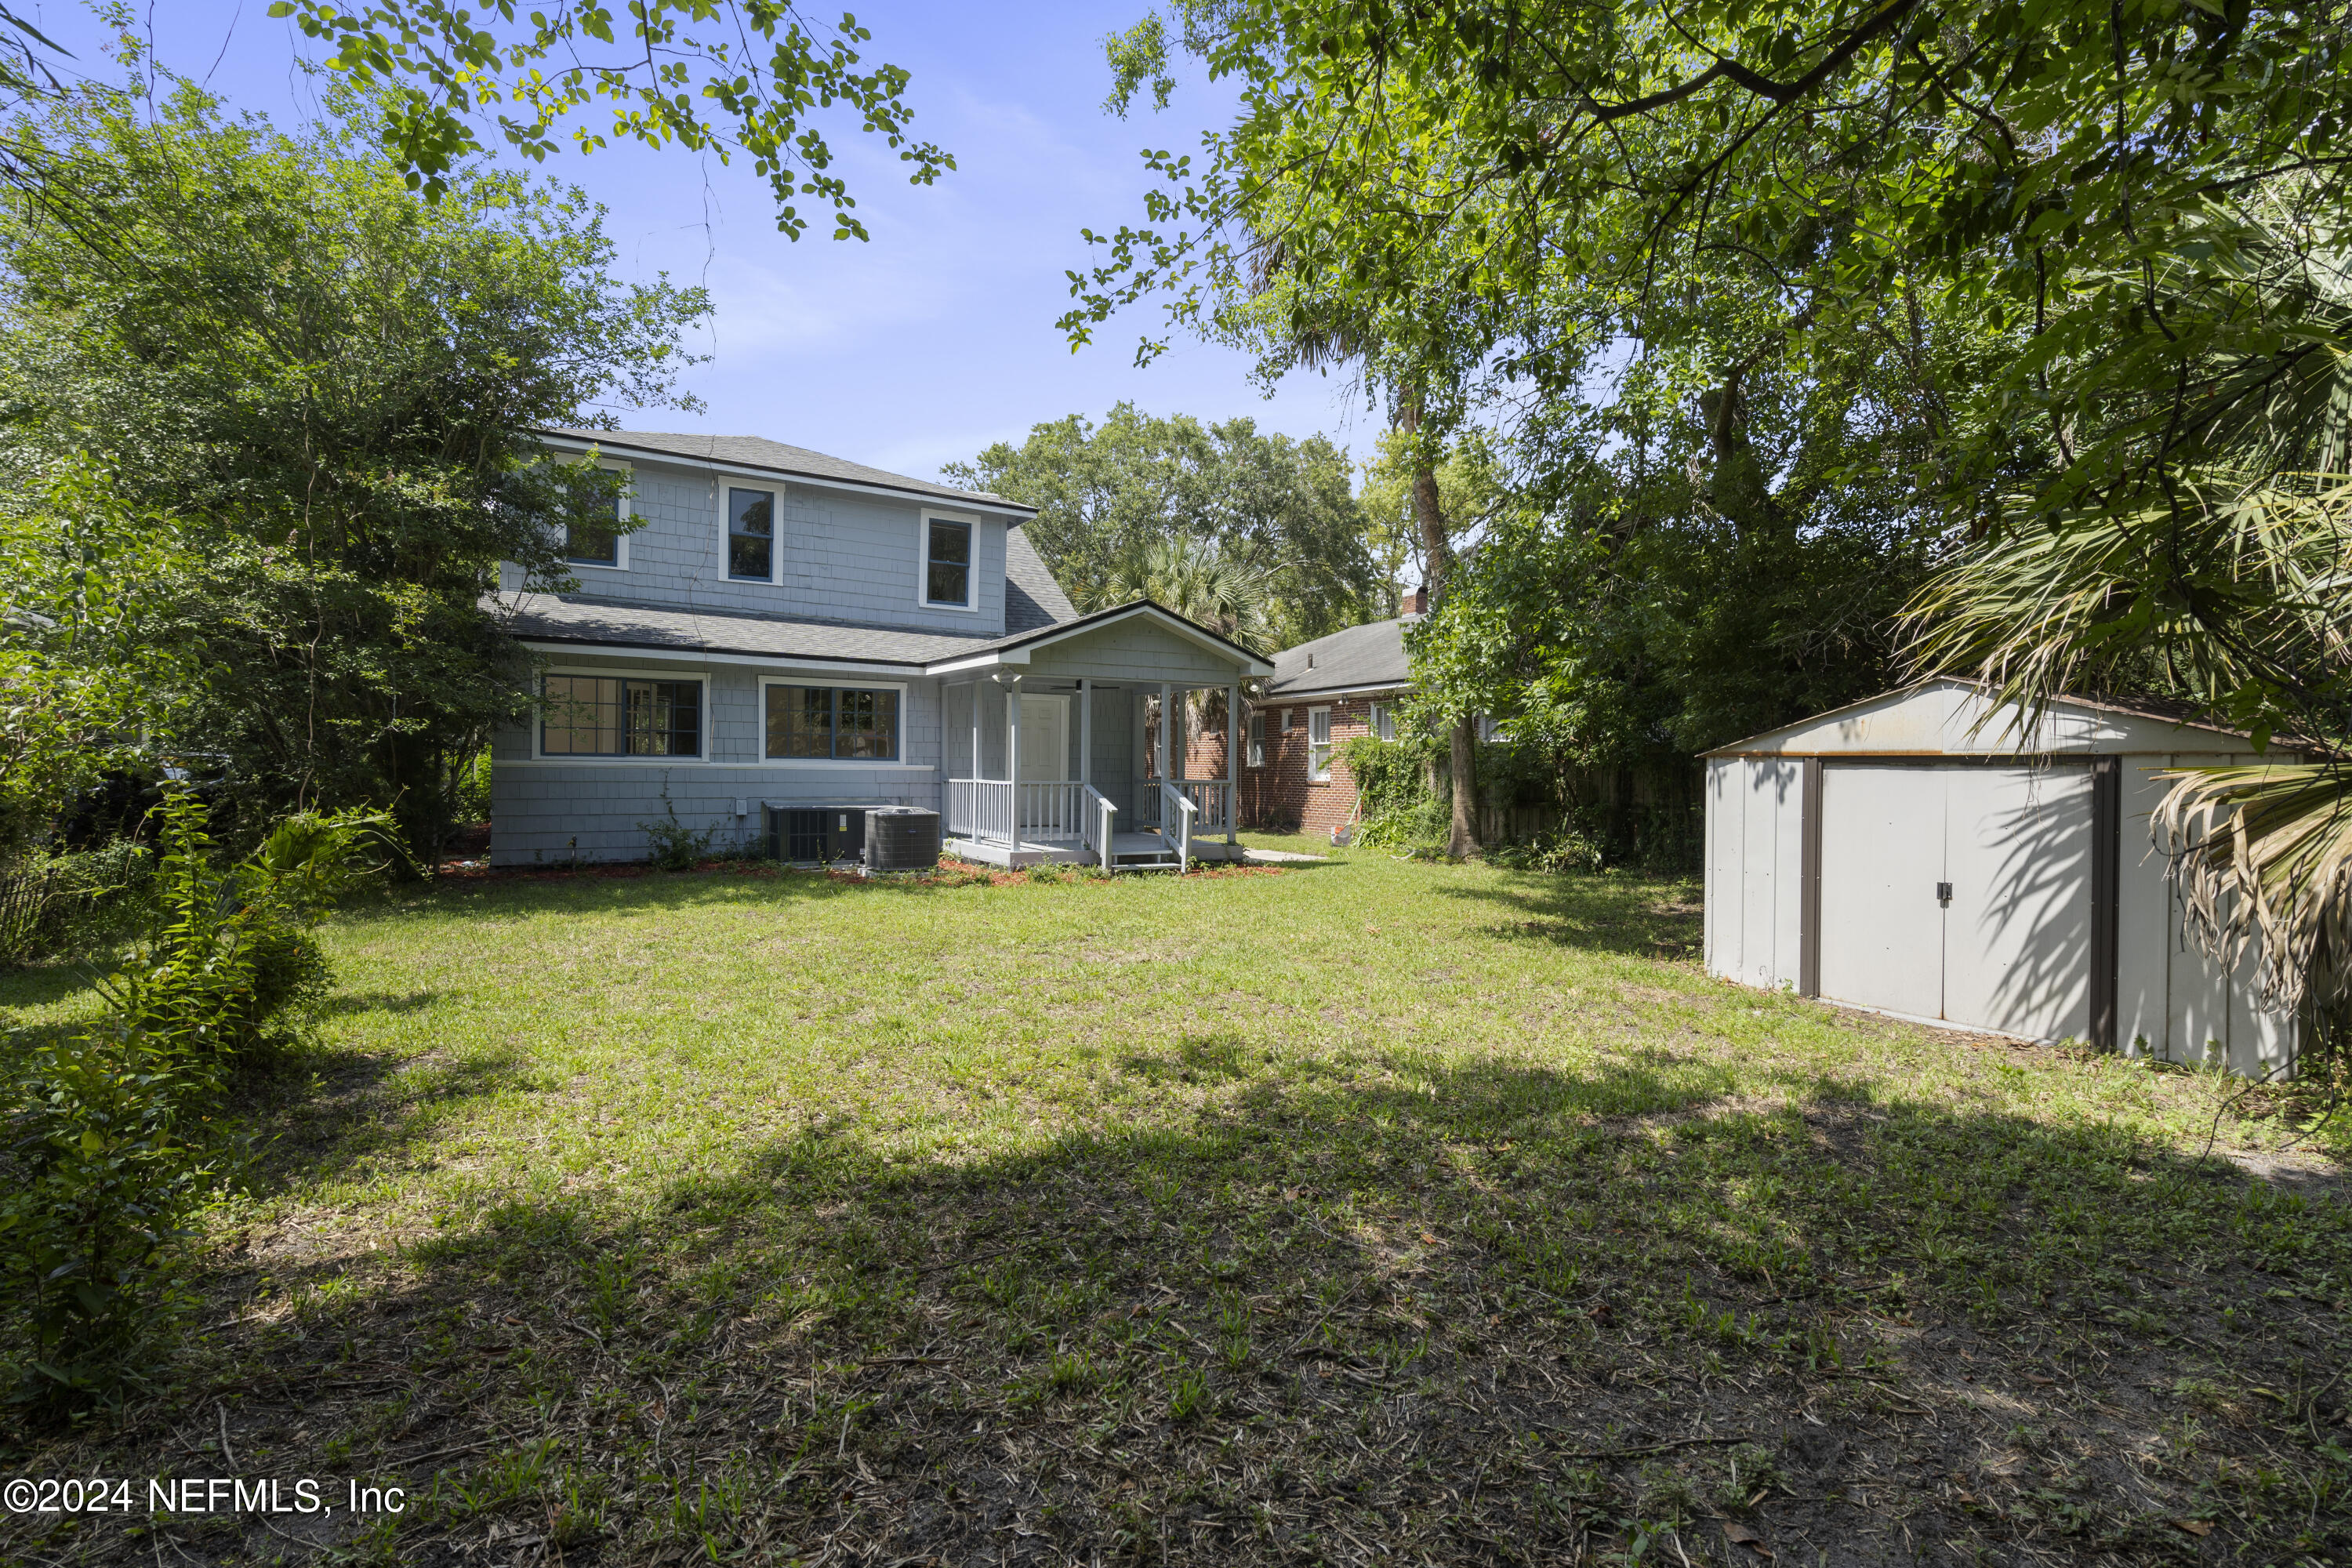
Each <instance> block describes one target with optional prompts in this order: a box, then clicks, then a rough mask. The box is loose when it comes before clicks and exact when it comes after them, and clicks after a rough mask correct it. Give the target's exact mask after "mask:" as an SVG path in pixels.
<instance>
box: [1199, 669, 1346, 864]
mask: <svg viewBox="0 0 2352 1568" xmlns="http://www.w3.org/2000/svg"><path fill="white" fill-rule="evenodd" d="M1286 707H1287V708H1288V710H1289V712H1290V728H1289V729H1288V730H1287V731H1286V730H1284V729H1283V727H1282V715H1283V710H1284V709H1285V708H1286ZM1310 707H1316V708H1322V707H1328V708H1329V709H1330V710H1331V752H1332V755H1331V775H1330V777H1329V778H1328V779H1326V780H1323V781H1321V782H1319V783H1318V782H1317V781H1314V780H1310V779H1309V778H1308V777H1307V709H1308V708H1310ZM1252 711H1255V712H1259V713H1263V714H1265V764H1264V765H1263V766H1261V767H1255V768H1253V767H1250V766H1248V765H1247V759H1246V758H1244V766H1243V768H1242V770H1241V817H1242V825H1243V826H1245V827H1267V826H1282V825H1287V824H1293V823H1295V824H1297V826H1298V830H1299V831H1300V832H1302V833H1314V834H1320V835H1323V836H1326V837H1328V835H1329V834H1330V832H1331V830H1332V829H1333V828H1335V827H1343V826H1346V825H1347V824H1348V821H1349V818H1350V817H1351V816H1354V815H1355V810H1356V781H1355V780H1354V779H1353V778H1351V777H1350V776H1349V773H1348V764H1347V762H1346V761H1345V760H1344V759H1343V758H1341V757H1340V755H1339V749H1340V748H1341V747H1342V746H1344V745H1346V744H1347V742H1349V741H1352V740H1355V739H1358V738H1359V737H1360V736H1362V735H1364V734H1366V733H1368V732H1369V727H1370V723H1371V703H1370V700H1366V699H1364V698H1361V697H1350V698H1346V699H1341V700H1330V701H1328V702H1326V701H1320V700H1318V701H1314V702H1292V703H1288V704H1285V703H1284V702H1282V701H1280V700H1268V701H1267V702H1266V703H1265V704H1263V705H1261V706H1258V707H1256V708H1255V709H1254V710H1252ZM1244 723H1246V720H1245V721H1244ZM1244 732H1246V731H1244ZM1184 763H1185V773H1186V776H1187V777H1191V778H1196V779H1198V778H1213V779H1221V778H1223V777H1224V776H1225V737H1224V736H1223V735H1222V734H1218V733H1214V732H1211V733H1207V734H1202V735H1196V736H1194V737H1193V738H1192V744H1191V745H1190V746H1189V747H1187V748H1186V750H1185V753H1184Z"/></svg>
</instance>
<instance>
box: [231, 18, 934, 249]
mask: <svg viewBox="0 0 2352 1568" xmlns="http://www.w3.org/2000/svg"><path fill="white" fill-rule="evenodd" d="M269 14H270V15H271V16H290V17H292V18H293V19H294V21H295V24H296V25H297V26H299V27H300V28H301V29H302V31H303V32H304V33H306V34H308V35H309V36H310V37H312V38H315V39H318V40H320V41H321V42H323V43H326V44H329V45H331V47H332V49H333V52H332V53H331V54H330V55H329V56H328V57H327V60H326V63H327V65H328V66H329V67H330V68H332V69H334V70H336V71H339V72H341V73H343V74H344V75H345V76H346V77H347V78H348V79H350V80H351V81H352V82H353V83H355V84H357V85H359V86H362V87H381V88H383V89H385V91H386V95H387V97H386V102H385V107H384V111H383V115H382V116H381V118H380V120H379V121H378V124H379V128H380V133H381V140H382V142H383V147H384V148H385V150H386V152H387V153H390V155H391V157H392V159H393V161H394V163H395V164H396V165H397V166H398V167H399V168H400V170H401V171H402V172H403V174H405V175H406V177H407V179H408V182H409V184H411V185H413V186H415V187H417V188H420V189H422V190H424V191H425V192H426V193H427V194H428V195H436V196H437V195H440V194H441V193H442V192H443V191H445V190H446V189H447V188H448V187H449V183H450V180H451V177H452V175H453V174H457V171H459V170H461V169H462V168H464V167H465V166H466V163H467V159H468V158H469V157H470V156H471V155H472V154H474V153H478V152H479V151H480V150H481V143H480V141H479V139H478V135H477V132H476V130H475V126H476V123H477V121H481V120H488V121H494V122H495V123H496V124H497V126H498V129H499V134H500V136H501V137H502V138H503V140H504V141H505V142H507V144H508V145H509V146H511V147H513V148H514V149H515V150H516V151H518V152H520V153H522V154H523V155H524V156H525V157H528V158H531V159H534V160H540V159H544V158H546V157H547V156H548V155H549V154H550V153H553V152H555V151H556V150H557V147H558V142H557V141H556V137H557V134H558V132H559V130H560V129H561V128H562V126H564V125H565V124H566V123H567V122H571V123H572V129H571V132H570V135H571V139H572V144H573V145H574V146H576V147H577V148H578V149H579V150H580V151H582V152H583V153H588V152H593V151H595V150H596V149H598V148H600V147H604V146H607V145H609V144H610V143H611V142H615V141H633V142H642V143H644V144H645V145H646V146H649V147H669V146H677V147H680V148H683V149H685V150H686V151H688V152H693V153H709V154H712V155H714V156H716V157H717V158H718V159H719V162H720V163H733V162H735V161H736V160H737V159H739V158H740V159H742V160H744V161H746V162H748V163H751V168H752V172H753V173H754V174H759V175H761V176H762V177H763V178H765V179H766V180H767V182H768V187H769V190H770V192H771V193H772V195H773V196H774V198H775V204H776V226H777V228H779V229H781V230H782V232H783V233H784V234H785V235H787V236H788V237H792V238H794V239H797V238H799V237H801V235H802V234H803V232H805V231H806V229H807V227H808V219H807V218H806V217H804V216H802V214H801V212H800V209H799V207H798V206H797V205H795V198H796V197H799V196H815V197H816V198H818V199H819V200H820V201H821V202H824V203H825V204H826V205H829V206H830V207H831V208H832V211H833V220H834V237H835V238H836V239H847V238H852V237H855V238H857V239H864V238H866V226H865V225H864V224H863V223H862V222H860V221H859V220H858V217H857V216H856V212H855V210H854V209H855V208H856V201H855V200H854V199H853V198H852V197H851V195H850V193H849V185H848V182H847V181H845V179H843V178H842V176H841V175H840V174H838V173H837V172H835V168H834V156H835V155H834V151H833V147H832V144H831V143H830V142H828V141H827V140H826V138H825V134H824V130H823V128H822V126H821V125H820V123H819V121H820V119H821V118H822V116H823V114H824V111H826V110H835V112H836V113H840V114H845V115H846V116H847V117H848V118H850V119H852V120H854V121H856V124H857V127H858V129H859V130H860V131H861V132H864V133H866V134H870V135H876V136H879V137H881V138H882V139H883V142H884V143H885V144H886V145H887V146H888V147H890V148H893V149H895V150H896V151H897V152H898V157H899V160H900V162H902V163H907V164H909V165H911V168H910V171H909V174H908V178H909V180H910V181H911V182H912V183H913V184H919V185H928V184H931V183H932V182H933V181H934V180H936V179H937V178H938V177H939V176H940V174H942V173H945V172H947V171H949V170H952V169H953V168H954V167H955V159H954V158H953V157H951V156H950V155H949V154H948V153H945V152H942V151H941V150H940V148H938V147H936V146H933V145H932V144H931V143H930V142H920V141H917V140H915V139H914V137H913V135H912V133H911V132H910V131H909V130H908V123H909V121H911V120H912V118H913V111H912V110H910V109H908V106H907V103H906V100H905V98H904V96H903V95H904V93H905V92H906V89H907V84H908V74H907V72H906V71H905V70H904V69H902V68H899V67H898V66H892V65H883V66H876V67H873V68H866V66H865V63H864V61H863V59H862V58H861V57H860V56H859V54H858V52H857V47H858V46H859V45H861V44H864V43H866V42H868V41H870V40H871V38H872V37H873V35H872V34H871V33H869V32H867V31H866V29H865V28H864V27H862V26H858V23H857V19H856V17H855V16H850V15H849V14H847V13H846V12H845V13H844V14H843V15H842V18H841V20H840V22H839V23H838V24H836V25H835V26H830V27H828V26H824V24H822V23H819V22H814V21H812V20H811V19H809V18H808V17H806V16H803V14H802V12H801V11H800V10H799V9H798V8H797V7H795V6H793V5H780V4H775V3H773V0H744V3H741V4H737V3H733V0H637V3H636V4H633V5H630V6H628V7H627V8H626V10H625V13H624V15H623V16H621V17H618V18H616V17H615V16H614V14H613V11H612V9H611V8H610V7H609V6H607V5H604V4H602V3H601V0H553V3H551V4H547V5H540V6H537V7H535V8H533V9H531V10H530V11H529V12H528V13H525V12H523V11H522V9H521V7H520V6H518V5H516V4H515V3H514V0H489V3H488V5H483V6H481V7H479V8H478V9H475V8H468V7H465V6H459V5H449V4H447V3H446V0H382V3H380V4H375V5H352V6H347V5H341V4H339V3H337V0H275V3H274V4H272V5H271V6H270V7H269ZM616 22H617V23H618V24H619V25H618V26H615V24H616ZM600 109H601V110H603V111H604V121H603V122H602V125H601V128H600V127H599V126H598V125H595V124H588V123H580V122H578V121H575V120H574V117H575V116H578V115H583V114H585V113H588V112H591V111H593V110H600Z"/></svg>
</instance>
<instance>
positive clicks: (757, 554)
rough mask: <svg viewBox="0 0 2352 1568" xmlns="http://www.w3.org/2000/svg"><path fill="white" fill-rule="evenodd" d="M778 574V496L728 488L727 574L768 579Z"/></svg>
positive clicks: (757, 579) (763, 581) (758, 491)
mask: <svg viewBox="0 0 2352 1568" xmlns="http://www.w3.org/2000/svg"><path fill="white" fill-rule="evenodd" d="M775 574H776V498H775V497H774V496H773V495H772V494H770V493H769V492H768V491H766V490H729V491H728V492H727V575H729V576H730V577H739V578H749V579H751V580H753V581H755V582H761V583H766V582H769V581H771V580H772V579H773V578H774V576H775Z"/></svg>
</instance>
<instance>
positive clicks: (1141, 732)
mask: <svg viewBox="0 0 2352 1568" xmlns="http://www.w3.org/2000/svg"><path fill="white" fill-rule="evenodd" d="M959 663H961V664H964V665H965V666H966V667H965V668H949V669H942V670H940V671H938V673H940V675H942V676H943V677H944V678H945V686H944V689H943V690H942V692H941V696H942V699H943V701H942V715H943V720H944V723H945V728H946V734H945V735H944V736H943V737H942V739H943V741H944V745H943V746H942V752H943V753H944V755H945V757H946V759H947V774H948V778H947V785H946V791H945V807H946V812H945V815H946V821H945V823H944V824H943V826H944V837H945V845H944V847H945V848H946V849H947V851H948V852H949V853H950V854H952V855H956V856H959V857H961V858H964V859H968V860H976V861H980V862H982V863H984V864H988V865H994V866H1015V867H1017V866H1034V865H1038V864H1041V863H1045V862H1061V863H1065V864H1075V865H1091V866H1099V867H1101V868H1103V869H1104V870H1106V871H1146V870H1168V871H1181V869H1182V868H1184V867H1185V866H1186V865H1188V864H1190V863H1191V862H1192V861H1195V860H1237V859H1240V858H1242V855H1243V849H1242V846H1241V843H1240V841H1239V838H1238V837H1237V836H1236V834H1235V831H1234V830H1235V827H1236V826H1237V822H1238V819H1237V816H1236V813H1235V806H1236V804H1237V800H1238V795H1239V773H1238V768H1239V765H1240V761H1241V749H1240V748H1239V747H1237V746H1227V747H1226V748H1225V759H1226V776H1224V777H1223V778H1212V779H1196V778H1187V777H1185V776H1183V767H1184V757H1185V754H1186V752H1187V751H1188V749H1189V748H1188V747H1187V745H1186V743H1185V742H1186V731H1187V729H1188V727H1189V726H1188V725H1187V723H1186V719H1187V716H1188V714H1189V713H1190V712H1191V711H1192V710H1193V708H1194V707H1195V706H1197V707H1198V708H1199V709H1200V710H1202V714H1203V716H1204V717H1213V716H1214V715H1215V713H1216V710H1220V709H1221V710H1222V711H1223V717H1222V719H1221V720H1219V722H1222V723H1223V724H1227V725H1230V724H1231V723H1232V722H1233V721H1234V720H1233V716H1234V714H1237V713H1239V712H1240V711H1241V695H1242V690H1241V688H1242V682H1243V681H1244V679H1249V678H1251V677H1253V676H1258V675H1262V674H1264V673H1265V672H1266V671H1267V670H1268V669H1269V668H1271V667H1270V666H1268V665H1266V664H1265V662H1264V661H1263V660H1261V659H1259V658H1256V657H1255V655H1253V654H1251V653H1249V652H1248V651H1247V650H1246V649H1244V648H1241V647H1236V646H1234V644H1231V643H1228V642H1226V641H1225V640H1224V639H1223V638H1222V637H1217V636H1215V634H1213V633H1211V632H1208V631H1206V630H1205V629H1204V628H1202V627H1199V626H1194V625H1193V624H1192V622H1190V621H1186V620H1183V619H1182V618H1181V617H1180V616H1173V615H1171V613H1170V612H1168V611H1165V610H1162V609H1160V607H1159V606H1158V605H1150V604H1143V605H1128V606H1125V607H1123V608H1122V609H1120V610H1117V611H1111V612H1107V613H1106V614H1105V615H1103V616H1090V617H1087V620H1085V621H1082V622H1079V623H1076V624H1073V625H1070V626H1063V627H1057V628H1055V631H1054V632H1053V633H1049V634H1045V635H1044V636H1042V637H1037V638H1035V639H1033V640H1032V642H1031V644H1030V646H1027V647H1018V648H1011V649H1004V650H1000V651H998V652H994V653H992V654H991V655H989V656H987V657H986V658H976V659H972V660H970V661H959ZM960 676H961V677H964V678H965V679H958V677H960Z"/></svg>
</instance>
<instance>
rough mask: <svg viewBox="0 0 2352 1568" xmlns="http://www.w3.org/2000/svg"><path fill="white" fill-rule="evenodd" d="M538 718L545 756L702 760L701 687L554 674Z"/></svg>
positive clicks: (688, 682)
mask: <svg viewBox="0 0 2352 1568" xmlns="http://www.w3.org/2000/svg"><path fill="white" fill-rule="evenodd" d="M545 697H546V706H545V708H544V710H542V711H541V716H540V731H539V752H540V755H541V756H543V757H698V756H700V755H702V684H701V682H699V681H695V680H635V679H628V678H626V677H623V676H612V675H551V676H549V677H548V678H547V685H546V688H545Z"/></svg>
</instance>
